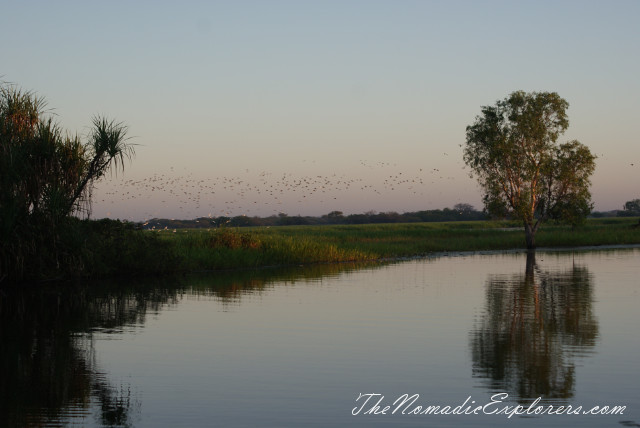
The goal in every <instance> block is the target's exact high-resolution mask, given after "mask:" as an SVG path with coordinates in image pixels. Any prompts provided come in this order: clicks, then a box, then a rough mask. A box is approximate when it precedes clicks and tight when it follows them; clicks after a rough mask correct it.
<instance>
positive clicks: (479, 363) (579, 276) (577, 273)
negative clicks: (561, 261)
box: [470, 252, 598, 402]
mask: <svg viewBox="0 0 640 428" xmlns="http://www.w3.org/2000/svg"><path fill="white" fill-rule="evenodd" d="M486 289H487V292H486V307H485V310H484V312H483V313H482V315H481V317H480V319H479V320H478V321H476V325H475V327H474V330H473V331H472V332H471V334H470V338H471V344H470V347H471V352H472V359H473V375H474V376H475V377H478V378H482V379H485V380H486V381H487V386H488V388H489V389H490V390H491V392H508V393H509V395H510V396H512V397H513V396H515V398H516V399H517V400H519V401H521V402H530V400H531V399H535V398H537V397H543V398H548V399H560V400H564V401H566V400H568V399H569V398H571V397H573V394H574V388H575V381H576V379H575V359H576V357H578V356H579V355H584V354H585V353H588V352H590V351H591V350H592V349H593V347H594V345H595V342H596V339H597V337H598V322H597V319H596V317H595V315H594V313H593V287H592V281H591V274H590V273H589V271H588V269H587V268H586V267H584V266H577V265H575V264H574V265H573V266H572V267H571V268H569V269H568V270H566V271H545V270H543V269H541V268H540V267H539V266H538V265H537V264H536V259H535V253H534V252H530V253H528V255H527V264H526V270H525V273H524V274H517V275H511V276H501V275H495V276H491V277H489V279H488V280H487V286H486Z"/></svg>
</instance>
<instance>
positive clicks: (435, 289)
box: [0, 249, 640, 427]
mask: <svg viewBox="0 0 640 428" xmlns="http://www.w3.org/2000/svg"><path fill="white" fill-rule="evenodd" d="M639 276H640V249H619V250H609V251H597V252H596V251H562V252H538V254H537V255H536V258H535V260H533V259H531V258H529V259H527V255H526V254H487V255H472V256H459V257H440V258H434V259H426V260H414V261H407V262H402V263H394V264H387V265H375V266H360V267H355V266H348V265H333V266H324V267H317V266H316V267H312V268H305V269H302V268H300V269H295V270H287V271H272V270H265V271H259V272H245V273H241V274H235V275H232V274H224V275H221V274H217V275H200V276H189V277H185V278H180V279H174V280H170V281H169V280H165V281H158V280H154V281H153V282H131V283H120V284H93V285H92V286H91V287H90V288H88V289H85V288H78V289H75V290H72V291H70V290H49V291H48V292H46V293H43V292H36V291H26V292H21V293H16V292H13V291H7V292H3V293H2V294H0V299H1V300H0V302H1V304H0V311H1V312H0V317H1V318H0V319H1V322H2V323H1V324H0V340H1V342H0V343H1V347H2V348H1V349H2V351H1V352H2V357H1V364H2V378H1V380H0V382H1V396H0V426H5V425H8V426H132V427H178V426H184V427H187V426H189V427H209V426H221V427H302V426H305V427H337V426H354V427H370V426H373V427H377V426H380V427H383V426H393V427H395V426H401V427H404V426H410V427H423V426H443V427H446V426H452V427H453V426H456V427H458V426H469V425H474V426H557V427H567V426H581V427H583V426H587V427H591V426H593V427H603V426H618V427H620V426H640V370H638V369H639V368H640V364H639V361H640V359H639V355H640V340H639V339H640V332H638V326H639V325H640V323H639V321H640V310H639V305H640V294H639V289H640V287H639V286H638V284H639V283H640V281H639V278H638V277H639ZM499 393H502V394H508V397H507V398H505V399H504V400H503V403H501V404H494V405H493V406H488V407H486V411H487V412H489V411H492V410H499V409H503V408H504V407H505V406H512V407H513V406H516V405H518V404H521V405H523V406H525V408H526V407H528V406H529V405H531V403H532V402H533V401H534V400H535V399H536V398H538V397H540V398H541V401H540V403H539V404H538V405H540V406H541V405H544V406H545V407H548V406H549V405H553V406H556V407H557V406H567V405H571V406H573V407H574V408H575V407H577V406H582V407H583V410H586V409H590V408H591V407H593V406H605V405H608V406H615V405H617V406H626V410H624V414H623V415H598V416H594V415H581V416H578V415H566V414H565V415H543V416H531V415H530V416H518V415H514V416H513V417H512V418H508V417H507V416H506V415H496V414H494V415H487V414H483V413H482V412H481V411H480V412H477V413H478V414H475V415H474V414H467V415H464V414H462V415H460V414H458V415H435V414H428V415H424V414H423V415H409V414H404V415H403V414H401V413H402V410H403V409H404V410H406V411H405V413H408V412H409V411H411V410H416V409H417V410H416V411H419V410H420V408H418V406H422V409H425V408H427V406H430V405H438V406H442V407H444V406H450V407H451V408H455V407H456V406H461V408H462V409H465V408H466V409H470V410H469V412H471V411H472V410H473V408H475V407H478V406H483V405H485V404H487V403H490V402H491V400H492V399H491V397H492V396H494V394H499ZM360 394H381V395H375V396H361V395H360ZM403 394H409V395H410V396H411V395H413V394H419V396H416V397H415V398H416V400H415V402H414V403H413V404H412V405H409V403H407V404H406V407H402V408H401V409H399V410H397V411H396V413H395V414H390V413H391V412H392V411H393V410H394V409H395V405H394V404H393V403H394V401H396V400H397V399H398V398H399V397H401V396H402V395H403ZM359 397H360V398H359ZM367 397H370V398H369V401H367V402H366V404H365V401H366V399H367ZM496 399H497V398H496ZM465 401H466V403H465ZM472 402H474V403H472ZM375 404H378V405H379V407H378V411H382V410H383V409H384V407H385V406H387V405H389V406H391V408H390V409H389V410H388V411H387V412H386V413H387V414H386V415H382V414H378V415H374V414H371V413H372V412H373V410H374V405H375ZM472 404H473V407H472ZM354 409H355V410H354ZM352 413H357V414H356V415H353V414H352ZM365 413H369V414H365Z"/></svg>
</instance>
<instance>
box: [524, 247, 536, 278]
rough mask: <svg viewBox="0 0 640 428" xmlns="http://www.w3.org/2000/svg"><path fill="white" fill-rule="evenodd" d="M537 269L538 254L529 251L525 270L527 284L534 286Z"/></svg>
mask: <svg viewBox="0 0 640 428" xmlns="http://www.w3.org/2000/svg"><path fill="white" fill-rule="evenodd" d="M535 267H536V252H535V251H527V268H526V270H525V278H526V280H527V283H531V284H533V279H534V270H535Z"/></svg>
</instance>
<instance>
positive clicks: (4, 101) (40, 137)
mask: <svg viewBox="0 0 640 428" xmlns="http://www.w3.org/2000/svg"><path fill="white" fill-rule="evenodd" d="M45 106H46V103H45V101H44V99H43V98H41V97H38V96H36V95H34V94H33V93H32V92H27V91H23V90H21V89H19V88H16V87H15V86H13V85H7V84H0V280H1V279H2V277H3V276H5V275H8V274H12V275H16V276H21V274H20V272H22V271H24V270H25V269H27V267H28V266H31V267H33V264H34V263H35V264H39V265H49V266H57V265H59V264H60V260H59V253H60V251H62V250H61V249H60V248H59V247H62V245H60V227H61V225H62V223H64V222H67V220H69V218H70V217H71V216H73V215H78V214H80V215H82V214H86V215H87V216H88V214H89V212H90V208H91V192H92V190H93V185H94V182H95V181H96V180H98V179H100V178H101V177H103V176H104V175H105V174H106V173H107V172H109V171H111V170H112V167H115V168H116V169H118V168H124V161H125V159H130V158H131V157H132V156H133V155H134V148H133V145H131V144H128V143H127V139H126V131H127V129H126V126H124V125H123V124H121V123H118V122H115V121H112V120H107V119H105V118H102V117H95V118H94V120H93V128H92V129H91V131H90V133H89V135H88V137H87V139H86V141H83V140H82V139H81V138H80V137H79V136H77V135H76V136H71V135H69V134H67V133H64V132H63V131H62V129H61V128H60V126H59V125H58V124H57V123H55V122H54V121H53V119H52V118H51V117H50V116H48V115H46V114H45V113H46V112H45V110H44V107H45ZM45 256H47V257H49V259H48V260H47V261H43V260H42V258H43V257H45ZM9 270H12V272H9Z"/></svg>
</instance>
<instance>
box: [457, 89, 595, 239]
mask: <svg viewBox="0 0 640 428" xmlns="http://www.w3.org/2000/svg"><path fill="white" fill-rule="evenodd" d="M568 107H569V103H567V101H565V100H564V99H562V98H561V97H560V96H559V95H558V94H557V93H555V92H532V93H525V92H523V91H517V92H514V93H512V94H511V95H509V96H508V97H507V98H505V99H504V100H500V101H498V102H497V103H496V105H495V106H484V107H482V113H481V114H480V115H479V116H477V117H476V120H475V123H474V124H473V125H471V126H468V127H467V139H466V146H465V148H464V161H465V163H466V164H467V165H468V166H469V167H471V170H472V172H473V174H475V175H476V177H477V179H478V182H479V183H480V185H481V187H482V189H483V191H484V204H485V209H486V210H487V212H488V213H489V214H490V215H492V216H495V217H507V216H510V217H512V218H515V219H518V220H520V221H522V222H523V225H524V229H525V235H526V244H527V248H529V249H533V248H535V234H536V231H537V230H538V227H539V226H540V224H541V223H542V222H544V221H545V220H547V219H556V220H560V221H566V222H569V223H571V224H577V223H580V222H581V221H583V220H584V218H585V217H586V216H587V215H588V214H589V212H590V210H591V208H592V204H591V193H590V191H589V186H590V184H591V183H590V177H591V175H592V174H593V171H594V169H595V159H596V157H595V156H594V155H593V154H591V151H590V150H589V149H588V148H587V147H586V146H584V145H583V144H581V143H579V142H578V141H575V140H574V141H570V142H568V143H565V144H560V145H558V144H557V143H556V142H557V140H558V137H559V136H560V135H561V134H563V133H564V131H565V130H566V129H567V127H568V126H569V119H568V118H567V113H566V110H567V108H568Z"/></svg>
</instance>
